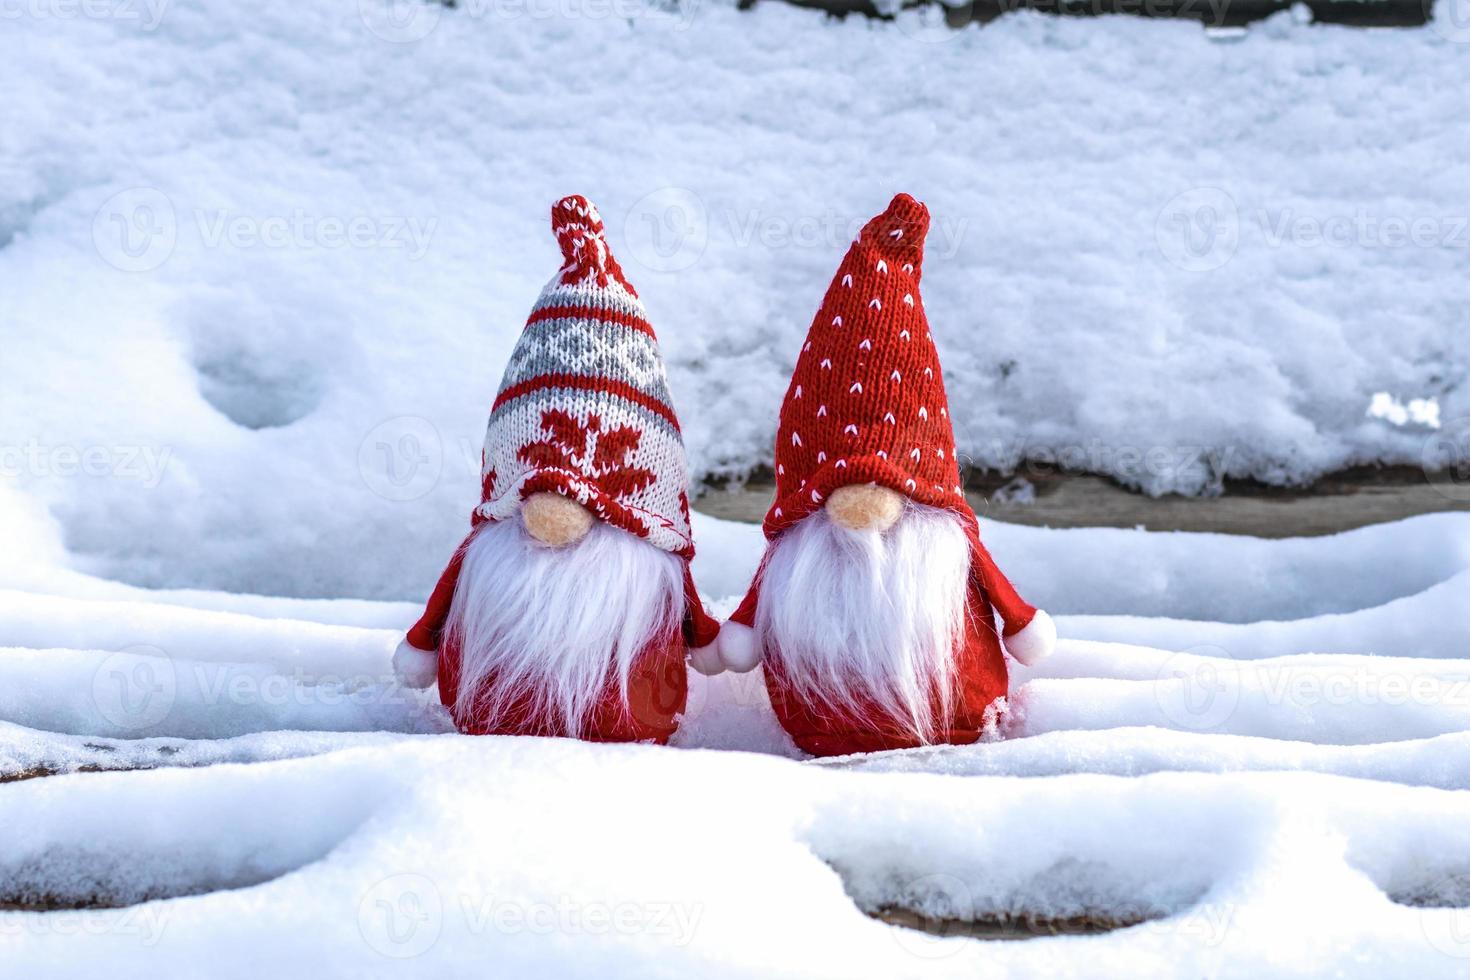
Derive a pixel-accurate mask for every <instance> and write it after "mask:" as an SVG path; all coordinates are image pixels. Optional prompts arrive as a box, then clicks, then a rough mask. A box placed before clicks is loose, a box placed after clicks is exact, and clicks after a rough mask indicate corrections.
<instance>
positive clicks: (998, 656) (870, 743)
mask: <svg viewBox="0 0 1470 980" xmlns="http://www.w3.org/2000/svg"><path fill="white" fill-rule="evenodd" d="M967 530H968V534H967V536H968V537H969V538H970V589H969V607H970V608H969V613H970V615H969V617H968V622H967V625H966V629H965V636H964V642H963V647H962V649H961V650H960V651H959V652H958V656H957V657H956V664H955V667H956V669H955V688H954V691H953V693H952V700H951V704H952V706H953V709H954V713H953V717H952V718H951V721H950V724H949V726H948V727H947V728H946V729H945V730H944V731H943V732H941V733H939V735H938V736H937V741H939V742H942V743H946V744H950V745H965V744H968V743H970V742H973V741H975V740H976V739H977V738H979V737H980V734H981V732H982V730H983V729H984V727H985V723H986V721H987V718H986V710H987V709H988V708H990V707H991V705H993V704H994V703H995V702H996V700H997V699H999V698H1003V697H1005V696H1006V692H1007V686H1008V684H1009V681H1010V675H1009V672H1008V671H1007V669H1006V659H1005V653H1004V651H1003V648H1002V644H1001V639H1000V635H999V634H997V632H996V629H995V617H996V615H999V616H1000V619H1001V622H1002V623H1004V624H1005V628H1004V633H1005V635H1007V636H1009V635H1011V634H1013V633H1016V632H1017V631H1019V630H1021V629H1023V628H1024V627H1025V626H1026V625H1027V624H1028V623H1030V622H1031V620H1032V618H1033V617H1034V616H1035V615H1036V607H1035V606H1032V605H1031V604H1029V603H1028V602H1026V601H1025V600H1024V599H1022V598H1021V597H1020V595H1019V594H1018V593H1017V592H1016V590H1015V587H1014V586H1012V585H1011V583H1010V581H1009V580H1008V579H1007V578H1006V577H1005V575H1003V574H1002V573H1001V571H1000V569H999V568H998V567H996V564H995V560H994V559H992V558H991V557H990V552H989V551H987V550H986V548H985V546H984V545H983V544H981V543H980V535H979V532H978V531H977V530H976V529H975V526H974V523H973V518H972V519H971V523H970V524H969V525H968V528H967ZM769 553H770V552H769V549H767V554H769ZM764 570H765V563H764V561H763V562H762V563H761V571H758V572H757V573H756V577H755V581H754V582H753V583H751V587H750V591H749V592H747V593H746V595H745V598H744V599H743V600H742V601H741V603H740V606H739V608H737V609H736V610H735V612H734V614H733V615H731V617H730V621H731V622H734V623H739V624H741V625H742V626H749V627H751V628H752V629H753V628H754V627H755V622H756V609H757V607H758V606H759V604H760V599H761V573H762V572H763V571H764ZM779 664H780V651H773V650H771V649H770V647H769V646H768V647H767V648H766V650H765V675H766V690H767V692H768V693H769V694H770V696H771V707H772V708H773V709H775V712H776V718H777V720H779V721H780V722H781V727H782V728H784V729H785V730H786V732H787V734H789V735H790V736H791V738H792V739H793V740H794V741H795V742H796V744H797V746H798V747H799V748H801V750H802V751H804V752H810V753H811V754H812V755H819V756H829V755H848V754H850V753H854V752H881V751H884V750H886V749H907V748H914V747H916V746H917V745H918V744H919V743H918V742H917V741H915V740H914V738H913V737H912V736H910V735H908V734H907V733H905V732H902V731H899V730H898V729H896V728H895V727H894V726H893V724H892V722H891V721H890V720H889V719H888V718H887V716H886V715H884V714H883V713H882V712H881V711H879V710H877V709H876V708H875V709H873V710H871V711H868V712H866V713H865V714H864V715H863V716H861V717H856V718H854V717H838V716H833V715H830V714H827V713H824V712H823V711H821V710H818V709H813V708H812V707H811V706H809V705H806V704H803V703H802V701H801V699H800V698H798V697H797V696H796V695H795V694H794V693H792V692H791V691H790V690H789V688H788V687H787V685H786V683H785V681H784V680H783V679H782V677H781V671H780V666H779ZM937 707H938V705H937V704H936V708H937Z"/></svg>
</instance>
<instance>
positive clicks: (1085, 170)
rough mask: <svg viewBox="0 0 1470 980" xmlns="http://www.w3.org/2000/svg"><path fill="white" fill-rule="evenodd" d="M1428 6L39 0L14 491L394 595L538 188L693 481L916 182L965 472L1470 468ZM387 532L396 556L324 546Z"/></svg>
mask: <svg viewBox="0 0 1470 980" xmlns="http://www.w3.org/2000/svg"><path fill="white" fill-rule="evenodd" d="M1437 9H1439V10H1440V11H1441V12H1442V13H1443V14H1444V16H1443V18H1442V19H1441V20H1440V21H1438V22H1436V23H1435V25H1433V26H1432V27H1426V28H1424V29H1418V30H1402V31H1371V32H1370V31H1361V30H1352V29H1346V28H1334V27H1313V26H1311V25H1305V24H1300V23H1296V22H1295V20H1294V19H1293V16H1292V15H1291V14H1285V15H1282V16H1280V17H1277V18H1275V19H1273V20H1271V21H1269V22H1266V23H1262V24H1259V25H1257V26H1256V27H1254V28H1252V29H1251V30H1250V31H1248V32H1245V33H1243V34H1241V33H1238V32H1237V33H1225V34H1215V35H1208V34H1206V33H1205V32H1204V31H1202V30H1201V29H1200V27H1199V26H1198V25H1196V24H1193V23H1184V22H1163V21H1146V20H1142V19H1138V18H1101V19H1094V18H1087V19H1056V18H1048V17H1044V16H1040V15H1026V14H1018V15H1016V16H1009V17H1006V18H1003V19H1002V20H1000V21H998V22H996V23H994V24H991V25H989V26H987V27H985V28H984V29H979V28H970V29H966V30H963V31H956V32H945V31H938V30H930V26H931V25H930V23H929V21H928V20H926V19H925V18H924V17H923V16H921V15H919V14H912V15H905V16H903V17H900V18H899V20H898V21H897V22H896V23H890V24H882V23H874V22H869V21H865V20H863V19H861V18H852V19H849V20H847V21H845V22H841V23H838V22H833V21H830V20H828V19H826V18H825V17H823V16H822V15H821V14H819V13H817V12H813V11H806V10H797V9H793V8H790V7H787V6H785V5H781V4H774V3H772V4H761V5H760V7H759V9H757V10H755V11H751V12H748V13H740V12H737V11H735V10H733V9H731V7H730V5H729V4H726V3H722V2H709V3H702V2H695V3H687V4H683V5H681V7H680V11H681V12H680V13H678V14H670V13H667V12H664V13H660V12H657V11H653V10H648V9H646V8H644V7H643V6H641V5H639V4H638V3H635V2H634V0H561V2H558V3H555V4H553V3H551V2H549V0H527V2H524V3H522V2H520V0H462V2H461V3H459V4H458V5H457V9H452V10H451V9H443V8H440V7H438V6H434V5H427V4H426V5H422V6H420V5H416V4H413V3H411V2H409V0H394V3H393V5H392V6H389V5H388V0H381V2H380V0H320V2H315V3H307V4H303V3H298V2H292V0H260V2H252V3H245V4H241V3H229V2H225V0H172V2H170V0H94V2H91V3H87V4H79V3H78V4H73V3H66V2H63V0H25V2H23V3H21V2H17V3H15V4H12V5H10V6H8V7H6V10H5V12H4V16H5V21H4V25H5V26H4V29H3V31H0V87H3V90H4V91H5V92H7V93H8V99H7V107H6V111H5V112H4V113H0V146H3V147H4V148H5V152H4V153H3V154H0V323H3V329H4V331H5V333H4V345H3V348H0V359H3V363H4V377H5V381H6V383H5V390H4V391H3V392H0V453H3V455H0V469H3V472H4V474H5V475H6V476H7V477H9V478H13V479H14V480H15V481H16V482H17V483H18V484H20V485H22V486H23V487H24V488H25V489H26V490H27V492H29V493H31V494H34V495H35V496H37V497H38V498H39V499H42V500H44V501H45V502H46V503H47V505H48V506H49V508H50V513H51V514H52V516H53V517H54V519H55V520H56V521H57V522H58V523H59V525H60V527H61V529H62V531H63V535H64V540H65V542H66V544H67V546H68V547H69V548H70V550H71V551H72V552H73V553H74V554H75V555H77V556H79V557H80V558H81V559H83V560H85V562H86V564H87V567H89V568H90V569H91V570H93V571H95V572H97V573H99V574H102V575H105V576H107V577H109V578H118V579H125V580H127V581H131V582H134V583H137V584H144V585H149V586H154V587H183V586H188V587H204V588H214V589H219V590H224V591H230V592H259V593H268V594H274V595H299V596H340V597H346V596H355V597H371V598H380V599H382V598H400V597H403V596H407V595H412V594H414V593H415V592H416V591H417V590H419V589H421V588H422V587H423V586H422V583H424V582H425V581H427V580H429V579H431V578H432V577H433V576H434V575H435V574H437V572H438V570H439V566H440V564H441V562H442V559H443V554H444V552H445V551H446V550H447V549H448V548H449V547H451V546H452V544H453V543H454V541H455V539H456V537H457V534H458V532H459V531H460V529H461V527H462V524H463V521H464V513H465V509H466V505H465V501H466V500H468V499H470V498H471V497H472V496H473V494H474V492H475V489H476V487H477V486H478V483H477V469H476V466H477V462H478V455H477V454H478V450H479V445H480V438H481V433H482V429H483V426H484V424H485V416H486V413H487V407H488V404H489V402H490V400H491V397H492V394H493V392H494V390H495V386H496V384H497V382H498V380H499V377H500V374H501V371H502V369H503V367H504V362H505V358H506V355H507V353H508V351H509V348H510V345H511V343H512V341H513V339H514V338H515V336H516V334H517V332H518V331H519V330H520V328H521V325H522V324H523V322H524V319H525V315H526V312H527V310H528V309H529V307H530V305H531V302H532V301H533V299H534V297H535V295H536V293H537V291H538V289H539V288H540V286H541V285H542V284H543V283H544V282H545V280H546V279H547V278H548V277H549V276H550V274H551V272H552V270H553V266H554V264H555V262H556V250H555V247H554V244H553V242H552V239H551V236H550V234H549V233H548V230H547V218H546V212H547V210H548V207H549V204H550V202H551V201H553V200H554V199H556V198H557V197H559V196H561V195H563V194H566V193H570V192H579V193H584V194H587V195H589V196H590V197H592V198H593V199H594V200H596V201H597V202H598V203H599V204H600V205H601V207H602V210H603V213H604V214H605V215H606V216H607V217H608V220H609V225H610V229H611V231H610V234H611V238H612V240H613V244H614V247H615V248H616V249H617V251H618V253H619V255H620V256H621V257H622V258H623V261H624V264H625V265H626V266H627V267H628V268H629V270H630V274H631V275H632V276H633V277H634V281H635V282H636V283H637V285H638V287H639V288H640V290H641V292H642V293H643V295H644V297H645V299H646V300H647V304H648V307H649V309H650V311H651V315H652V317H653V320H654V323H655V325H656V326H657V327H658V329H659V331H660V333H661V335H662V338H663V341H664V346H665V349H666V351H667V354H668V357H669V361H670V368H671V373H672V385H673V389H674V394H675V396H676V401H677V402H678V405H679V407H680V409H681V412H682V414H683V419H684V428H685V431H686V433H687V434H688V436H689V439H688V443H689V447H690V451H691V454H692V457H693V462H694V465H695V468H696V471H697V475H707V474H719V473H743V472H745V471H746V470H748V468H749V467H750V466H752V465H754V464H757V463H760V462H762V461H764V460H767V459H768V458H769V448H770V444H771V438H772V435H773V433H774V431H775V424H776V416H777V410H778V407H779V399H780V396H781V393H782V392H783V391H784V388H785V386H786V383H787V378H788V373H789V369H790V366H791V364H792V363H793V360H794V357H795V354H796V352H797V349H798V347H799V344H800V336H801V333H802V331H804V330H805V329H806V327H807V325H808V324H809V322H810V317H811V314H812V311H813V309H814V308H815V306H816V304H817V303H818V301H819V299H820V296H821V294H822V292H823V290H824V289H825V288H826V284H827V282H828V279H829V277H830V276H831V274H832V271H833V269H834V268H835V267H836V263H837V261H838V259H839V257H840V256H841V254H842V251H843V249H844V247H845V244H846V242H847V241H848V240H849V238H850V236H851V234H852V232H853V230H854V229H855V228H856V227H857V225H858V223H859V222H861V221H862V220H864V219H865V218H867V217H868V216H870V215H871V214H873V213H875V212H876V211H877V210H879V209H881V208H882V207H883V205H884V204H885V203H886V202H887V201H888V199H889V197H890V196H891V195H892V194H893V192H895V191H896V190H900V189H902V190H908V191H910V192H912V193H914V194H915V195H917V196H918V197H920V198H922V199H924V200H926V201H927V202H928V203H929V205H930V207H931V208H932V210H933V213H934V215H935V217H936V226H935V228H934V230H933V233H932V235H931V239H930V245H929V257H928V261H927V262H926V266H925V269H926V277H925V300H926V305H927V307H928V310H929V314H930V318H931V320H932V322H933V326H934V331H935V337H936V340H937V342H938V344H939V346H940V349H941V353H942V354H943V356H944V363H945V369H946V373H947V375H948V380H949V384H950V391H951V395H952V397H951V401H952V403H953V405H954V417H955V420H956V422H957V429H958V431H957V437H958V443H959V446H960V448H961V450H962V451H963V453H965V454H967V455H968V456H969V457H970V458H972V459H974V460H975V461H977V462H979V463H984V464H987V465H994V466H1008V465H1013V464H1015V463H1016V462H1017V461H1018V460H1019V459H1020V458H1022V457H1024V456H1039V457H1041V458H1042V459H1043V460H1044V459H1047V458H1051V459H1060V460H1061V461H1062V462H1064V463H1066V464H1068V465H1071V466H1074V467H1079V468H1083V469H1089V470H1093V471H1096V472H1103V473H1110V474H1116V475H1118V476H1120V477H1122V478H1124V479H1125V480H1127V481H1130V482H1132V483H1134V484H1136V485H1141V486H1144V487H1147V488H1149V489H1150V490H1155V491H1163V490H1168V489H1171V488H1178V489H1182V490H1185V491H1190V492H1194V491H1199V490H1202V489H1208V488H1210V487H1212V486H1214V485H1215V483H1216V481H1217V479H1218V478H1219V477H1220V476H1221V475H1222V474H1232V475H1241V476H1244V475H1253V476H1256V477H1260V478H1262V479H1266V480H1272V481H1282V480H1300V479H1303V478H1306V477H1310V476H1311V475H1313V474H1316V473H1320V472H1322V471H1324V470H1327V469H1331V468H1335V467H1338V466H1341V465H1344V464H1347V463H1351V462H1353V461H1356V460H1370V459H1385V460H1401V461H1405V462H1409V463H1418V462H1419V460H1420V459H1421V457H1423V456H1424V455H1425V453H1426V452H1427V453H1428V454H1429V455H1430V456H1431V457H1432V458H1433V459H1435V460H1438V461H1439V462H1444V461H1445V457H1446V456H1447V454H1451V453H1452V451H1453V450H1454V449H1455V448H1456V447H1458V449H1459V450H1461V451H1462V452H1463V455H1461V457H1460V458H1461V459H1462V460H1463V459H1465V458H1470V425H1467V424H1466V423H1465V422H1464V421H1463V420H1464V419H1466V418H1467V417H1470V386H1465V385H1463V384H1458V381H1459V379H1461V378H1463V377H1464V375H1465V372H1466V370H1467V368H1470V331H1467V330H1465V329H1463V327H1464V318H1465V314H1464V311H1465V310H1466V309H1467V308H1470V206H1467V203H1466V197H1465V193H1464V190H1465V188H1466V187H1467V186H1470V117H1467V114H1466V113H1465V112H1464V80H1465V75H1466V68H1467V63H1470V45H1467V44H1466V43H1462V42H1464V41H1467V40H1470V31H1467V30H1465V29H1463V28H1464V24H1466V23H1470V18H1466V17H1465V9H1464V0H1458V2H1456V0H1441V2H1440V3H1439V4H1438V5H1437ZM390 14H395V15H397V16H398V18H399V19H398V20H397V21H394V20H392V19H391V18H390V16H389V15H390ZM385 35H386V37H385ZM58 389H61V390H64V392H65V396H64V397H60V396H58ZM1436 413H1437V414H1436ZM1436 419H1437V420H1438V423H1439V425H1440V428H1439V429H1438V430H1436V429H1434V428H1433V424H1434V422H1435V421H1436ZM365 551H371V552H372V553H374V554H383V553H389V554H392V555H394V556H395V560H393V561H363V562H352V563H346V562H341V561H338V560H336V559H335V558H334V557H333V556H335V555H340V554H344V553H362V552H365Z"/></svg>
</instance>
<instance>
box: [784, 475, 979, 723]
mask: <svg viewBox="0 0 1470 980" xmlns="http://www.w3.org/2000/svg"><path fill="white" fill-rule="evenodd" d="M969 574H970V545H969V539H968V538H967V537H966V535H965V529H964V525H963V524H962V523H961V518H960V517H959V516H958V515H956V514H953V513H951V512H949V511H946V510H940V509H938V508H934V507H926V506H923V505H919V504H912V503H910V504H906V505H905V507H904V513H903V516H902V517H900V518H899V520H898V522H897V523H896V524H894V525H893V527H891V528H889V529H888V530H887V531H885V532H883V533H882V534H878V533H874V532H866V531H865V532H854V531H849V530H847V529H846V528H843V527H840V526H839V525H837V524H834V523H833V522H832V521H831V519H830V518H828V516H827V513H826V511H818V512H816V513H814V514H812V515H811V516H810V517H807V518H805V519H804V520H802V521H801V522H800V523H798V524H797V525H796V526H794V527H792V528H790V529H789V530H787V531H786V532H785V533H784V534H782V535H781V536H780V537H779V538H777V539H776V542H775V544H774V545H773V546H772V548H771V554H770V558H769V560H768V561H767V563H766V568H765V573H764V575H763V577H762V579H761V591H760V602H759V604H758V606H757V608H756V630H757V633H758V635H759V637H760V639H761V641H762V643H763V644H764V646H765V649H766V655H767V656H768V657H769V658H771V659H772V660H773V661H775V663H776V666H777V667H778V668H779V670H780V673H781V675H782V676H783V677H784V678H785V679H786V681H787V683H788V684H789V685H790V686H791V687H792V689H793V690H794V691H795V693H796V694H797V695H798V696H800V697H801V698H802V699H803V700H804V701H805V702H806V703H807V704H809V705H811V706H813V707H817V708H823V709H828V710H830V711H833V712H836V713H838V714H839V715H841V716H844V717H851V718H862V717H863V715H864V714H865V712H866V711H871V710H872V708H871V706H873V705H876V706H877V707H878V708H879V709H880V710H882V711H884V712H885V713H886V714H887V715H888V716H889V717H891V718H892V719H893V721H894V723H895V724H896V725H898V726H899V727H900V728H901V729H903V730H904V731H906V732H907V733H909V734H910V735H912V736H913V737H914V738H916V739H918V740H919V741H920V742H924V743H928V742H930V741H932V740H933V739H934V737H935V735H936V734H938V733H939V731H940V729H942V728H943V727H944V726H946V725H947V724H948V722H949V720H950V718H951V717H952V712H953V705H952V701H953V684H954V674H955V663H956V660H957V658H958V647H959V644H960V643H961V642H962V639H961V638H962V635H963V630H964V628H965V625H966V619H967V617H968V616H969V603H968V587H969ZM935 702H937V704H938V711H936V710H935V707H936V704H935ZM865 704H866V705H868V706H869V707H866V708H864V705H865Z"/></svg>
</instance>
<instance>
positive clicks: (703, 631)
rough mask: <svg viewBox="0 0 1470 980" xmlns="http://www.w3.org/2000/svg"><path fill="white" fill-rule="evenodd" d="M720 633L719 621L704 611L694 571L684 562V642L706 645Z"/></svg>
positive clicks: (691, 644) (693, 645) (695, 645)
mask: <svg viewBox="0 0 1470 980" xmlns="http://www.w3.org/2000/svg"><path fill="white" fill-rule="evenodd" d="M719 635H720V621H719V620H717V619H715V618H714V617H713V616H711V615H710V614H709V613H707V612H705V609H704V603H703V602H702V601H700V598H699V590H698V589H697V588H695V587H694V572H693V571H692V570H691V569H690V567H689V563H688V562H685V563H684V642H685V643H686V644H688V645H689V646H690V647H695V648H698V647H707V646H709V645H710V644H711V643H713V642H715V638H716V637H718V636H719Z"/></svg>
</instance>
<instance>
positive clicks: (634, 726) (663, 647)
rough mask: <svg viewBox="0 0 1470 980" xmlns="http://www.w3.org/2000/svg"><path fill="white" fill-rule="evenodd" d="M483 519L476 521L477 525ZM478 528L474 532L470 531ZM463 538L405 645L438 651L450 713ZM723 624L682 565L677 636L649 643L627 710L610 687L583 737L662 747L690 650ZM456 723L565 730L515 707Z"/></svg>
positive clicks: (476, 728)
mask: <svg viewBox="0 0 1470 980" xmlns="http://www.w3.org/2000/svg"><path fill="white" fill-rule="evenodd" d="M477 523H478V522H477ZM472 533H473V532H472ZM468 543H469V539H468V538H466V539H465V541H464V543H462V544H461V545H460V546H459V547H458V548H456V549H455V551H454V555H453V556H452V557H451V558H450V559H449V564H448V565H447V566H446V567H445V569H444V572H443V574H442V575H440V576H439V582H438V584H437V585H435V586H434V592H433V594H432V595H430V596H429V601H428V603H427V604H426V605H425V607H424V614H423V615H422V616H421V617H419V621H418V622H417V623H415V624H414V625H413V627H412V628H411V629H410V630H409V631H408V642H409V643H411V644H413V645H414V646H415V647H417V648H418V649H420V650H437V651H438V653H439V700H440V702H442V703H443V704H444V705H445V706H446V707H449V708H450V710H451V714H453V705H454V700H455V695H456V693H457V692H458V690H459V662H460V661H459V651H458V649H455V646H454V644H453V643H452V642H451V641H450V639H449V636H448V631H447V630H446V629H445V626H446V624H447V622H448V620H449V609H450V606H451V605H452V604H453V602H454V590H455V588H456V587H457V586H458V583H459V571H460V567H461V563H462V561H463V557H464V548H465V545H466V544H468ZM719 632H720V624H719V622H718V621H717V620H716V619H715V618H714V617H712V616H711V615H710V614H709V613H708V612H706V611H705V608H704V604H703V603H702V602H700V599H699V592H698V590H697V589H696V588H695V587H694V576H693V574H692V573H691V572H690V570H689V564H688V562H685V564H684V623H683V628H682V629H681V630H680V633H679V635H677V636H675V637H674V638H673V639H672V640H670V641H669V642H668V643H666V644H651V645H650V646H649V647H648V648H646V649H645V650H644V651H643V653H641V654H640V655H639V657H638V660H637V661H636V662H635V663H634V666H633V671H632V674H631V676H630V677H629V680H628V707H627V709H626V710H625V709H624V707H623V704H622V697H621V695H620V693H619V692H618V691H617V690H616V689H611V690H609V691H608V692H607V694H606V695H605V696H604V698H603V701H602V703H601V704H599V705H598V707H597V708H596V709H595V710H594V712H593V715H592V717H591V718H590V719H589V722H588V726H587V730H586V731H585V732H583V733H582V734H581V735H580V736H579V737H581V738H584V739H586V740H588V741H594V742H642V741H654V742H658V743H660V744H663V743H665V742H667V741H668V739H669V736H670V735H672V734H673V733H674V731H675V730H676V729H677V727H678V725H677V722H676V719H677V717H678V716H679V715H680V714H682V713H683V711H684V702H685V698H686V696H687V693H688V689H689V677H688V673H687V668H686V666H685V658H686V655H687V652H688V649H689V648H690V647H702V646H707V645H708V644H710V643H713V642H714V640H715V637H716V636H718V635H719ZM454 723H455V725H456V726H457V727H458V728H459V730H460V731H461V732H464V733H465V734H466V735H565V734H566V733H565V732H561V731H549V730H545V729H544V728H541V727H538V726H536V725H534V724H531V723H530V722H529V720H528V719H527V718H526V717H525V716H524V714H519V713H517V712H516V711H515V710H512V711H510V712H508V713H507V715H506V717H504V718H499V719H493V720H492V719H483V718H462V717H459V716H455V719H454Z"/></svg>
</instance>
